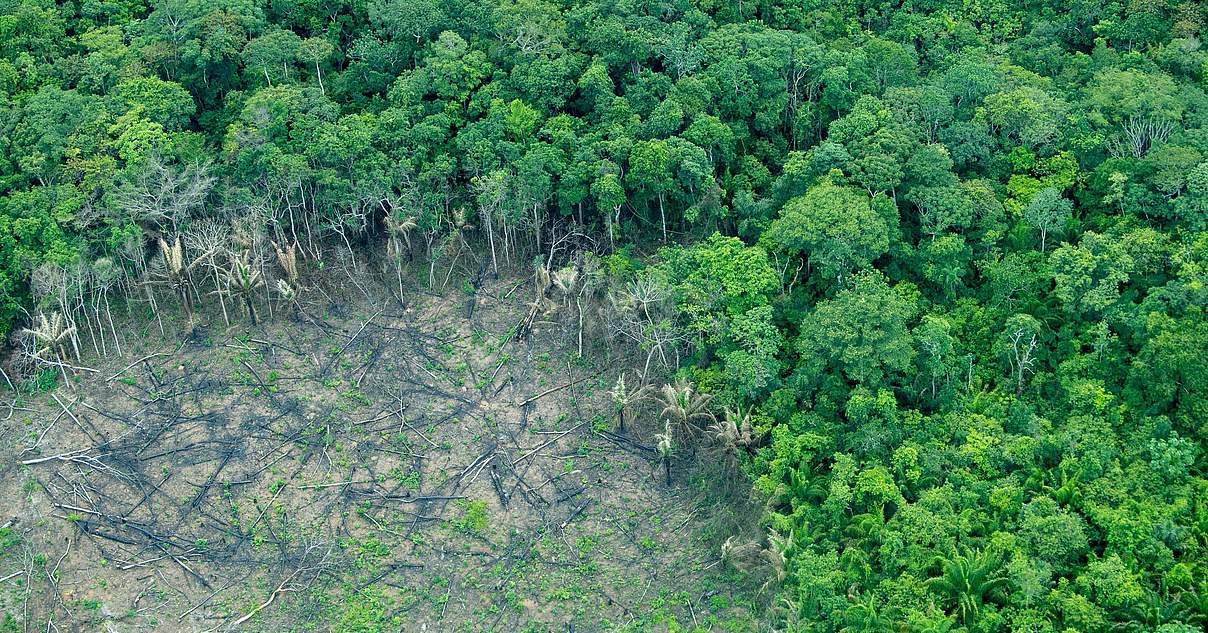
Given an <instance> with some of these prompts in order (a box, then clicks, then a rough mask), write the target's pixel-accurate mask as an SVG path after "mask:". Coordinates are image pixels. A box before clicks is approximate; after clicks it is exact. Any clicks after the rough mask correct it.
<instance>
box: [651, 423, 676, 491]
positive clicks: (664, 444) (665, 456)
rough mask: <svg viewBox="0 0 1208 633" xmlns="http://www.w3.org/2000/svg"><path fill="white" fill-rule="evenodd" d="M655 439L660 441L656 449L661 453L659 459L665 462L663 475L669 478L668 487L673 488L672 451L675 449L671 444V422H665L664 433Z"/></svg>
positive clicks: (657, 434)
mask: <svg viewBox="0 0 1208 633" xmlns="http://www.w3.org/2000/svg"><path fill="white" fill-rule="evenodd" d="M654 439H656V440H658V444H657V445H656V449H657V450H658V452H659V457H660V458H661V459H662V460H663V473H664V474H665V475H666V477H667V487H668V488H670V487H671V451H672V449H673V448H674V447H673V446H672V444H671V422H670V421H669V420H663V432H662V433H656V434H655V435H654Z"/></svg>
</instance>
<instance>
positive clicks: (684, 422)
mask: <svg viewBox="0 0 1208 633" xmlns="http://www.w3.org/2000/svg"><path fill="white" fill-rule="evenodd" d="M712 400H713V395H712V394H707V393H699V392H698V391H696V387H695V385H693V384H692V383H690V382H688V381H686V380H677V381H676V382H675V384H673V385H663V389H662V392H661V393H660V394H659V401H660V403H661V404H662V405H663V414H662V415H663V417H664V418H666V419H669V420H674V421H675V423H676V425H677V426H678V427H680V428H681V429H683V430H684V431H686V432H687V433H688V434H689V435H696V434H698V433H699V432H700V427H699V426H698V425H697V422H698V421H703V420H709V421H712V422H716V421H717V417H716V416H714V415H713V414H712V413H710V412H709V408H708V407H709V402H710V401H712Z"/></svg>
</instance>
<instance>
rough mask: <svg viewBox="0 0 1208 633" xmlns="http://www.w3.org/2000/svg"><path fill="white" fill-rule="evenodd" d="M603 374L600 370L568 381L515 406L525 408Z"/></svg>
mask: <svg viewBox="0 0 1208 633" xmlns="http://www.w3.org/2000/svg"><path fill="white" fill-rule="evenodd" d="M603 373H604V371H603V370H601V371H598V372H596V373H594V374H591V375H590V376H581V377H579V378H576V379H574V380H572V381H570V382H568V383H564V384H561V385H558V386H557V387H550V388H549V389H546V390H545V391H542V392H541V393H539V394H537V395H535V396H530V397H529V398H528V399H526V400H521V401H520V402H517V403H516V406H518V407H525V406H528V405H529V404H531V403H533V402H536V401H537V400H540V399H541V398H544V397H545V396H548V395H550V394H551V393H556V392H559V391H562V390H563V389H566V388H567V387H571V386H573V385H577V384H579V383H581V382H583V381H584V380H591V379H592V378H595V377H597V376H599V375H600V374H603Z"/></svg>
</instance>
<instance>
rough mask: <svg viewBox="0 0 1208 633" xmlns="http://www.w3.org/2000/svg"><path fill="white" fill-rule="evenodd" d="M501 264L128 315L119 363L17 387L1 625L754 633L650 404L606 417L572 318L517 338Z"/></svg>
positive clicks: (601, 366)
mask: <svg viewBox="0 0 1208 633" xmlns="http://www.w3.org/2000/svg"><path fill="white" fill-rule="evenodd" d="M521 285H526V284H524V282H521V281H520V280H514V279H513V280H505V281H500V282H497V283H494V284H492V283H488V284H486V285H484V286H483V287H482V288H481V289H479V290H478V292H477V293H476V295H474V296H473V297H472V298H471V297H470V296H468V295H466V294H464V293H462V294H458V295H457V296H455V297H452V298H450V297H447V296H431V295H422V294H416V295H415V296H412V297H408V304H407V305H406V306H405V307H404V306H401V305H399V303H398V302H393V303H392V304H389V305H385V306H383V305H372V304H370V303H369V302H365V301H361V302H356V303H348V304H340V303H333V304H331V305H329V306H327V307H326V310H325V311H324V312H323V313H322V314H312V313H310V312H308V313H306V314H297V313H295V314H289V313H278V315H277V318H276V320H274V321H272V322H269V323H266V324H262V325H261V326H260V327H256V328H250V327H245V326H242V325H238V326H233V327H231V328H228V329H222V328H217V327H214V326H211V327H210V328H209V329H207V328H203V327H198V328H196V329H194V330H192V331H191V332H190V333H188V334H186V335H183V336H178V337H172V336H171V335H169V336H167V337H160V336H159V335H158V330H153V329H152V328H154V327H155V326H154V324H153V322H148V323H152V325H150V326H146V327H145V329H144V330H143V331H141V332H136V333H132V334H136V335H135V336H130V339H131V341H137V342H138V344H137V346H136V349H133V350H128V351H127V354H126V355H125V356H124V357H123V358H121V359H114V360H112V361H110V362H108V363H105V364H101V365H97V366H94V367H93V369H95V370H96V371H95V372H87V371H82V372H81V373H80V376H79V378H78V379H77V380H73V383H74V384H73V385H70V386H68V387H59V388H58V389H56V390H54V391H51V392H47V393H42V394H39V395H36V396H30V397H27V398H26V399H24V400H21V401H18V402H17V403H15V405H16V408H15V409H14V410H13V411H12V412H11V414H9V415H7V417H6V418H4V421H3V422H2V424H0V435H2V440H3V441H2V443H0V461H2V463H3V467H2V470H0V499H4V500H5V501H4V503H2V504H0V506H2V508H3V509H2V511H0V512H2V514H0V526H4V531H3V532H2V533H0V534H3V536H4V539H3V542H0V546H3V547H4V549H3V553H2V554H0V579H3V581H2V582H0V613H6V614H8V616H7V617H8V618H9V620H8V622H9V624H6V625H5V626H9V627H10V628H11V629H12V630H16V631H44V630H60V631H68V630H88V631H148V630H156V631H220V630H231V629H236V628H238V629H240V630H264V631H287V630H295V631H303V630H338V631H398V630H405V631H423V630H429V631H495V630H510V631H517V630H520V631H547V630H548V631H567V630H574V631H605V630H609V631H611V630H626V629H628V630H652V629H654V630H661V629H672V630H679V627H683V628H684V629H687V630H692V629H694V628H699V629H702V630H736V631H741V630H755V626H754V625H753V624H751V620H752V618H751V615H750V614H751V613H752V609H753V608H752V607H751V606H750V604H749V603H748V602H746V599H745V598H744V597H743V594H742V593H741V592H740V590H738V589H736V588H735V587H737V586H738V585H737V583H736V581H735V579H734V578H730V577H727V574H728V573H729V572H727V571H726V569H725V568H726V565H724V564H723V563H722V562H721V559H720V555H719V549H718V547H717V546H718V541H719V539H721V538H724V536H725V534H723V533H722V532H723V530H722V529H721V528H720V527H719V525H718V524H717V523H710V524H705V523H703V519H702V518H701V517H703V516H707V515H710V514H711V513H716V509H715V508H714V507H713V506H712V504H711V503H710V500H709V498H708V497H706V496H705V495H701V494H699V493H698V492H694V490H701V489H703V488H704V487H705V485H706V484H704V483H703V482H704V481H705V480H706V479H709V478H710V477H709V476H708V475H707V474H705V473H701V472H697V473H695V475H693V476H692V477H689V476H687V472H688V471H687V469H686V468H682V467H681V465H679V464H677V466H676V469H677V472H678V471H679V470H683V471H684V476H683V477H680V479H681V482H680V483H677V484H676V485H675V486H673V487H671V488H667V487H666V486H665V485H664V483H663V479H662V476H663V473H662V469H661V467H660V465H659V463H658V460H657V457H656V456H655V452H654V449H653V447H652V446H651V445H650V444H651V440H650V438H651V433H652V431H651V429H653V428H654V426H655V425H654V423H653V421H652V420H650V419H648V418H650V417H653V415H654V414H653V413H648V414H645V415H643V414H642V413H641V412H640V411H639V412H638V414H636V415H631V416H630V417H631V418H633V419H634V421H633V422H632V423H631V426H630V429H629V430H628V431H627V432H626V433H624V434H619V433H617V432H615V431H616V429H615V428H614V424H615V419H614V418H615V414H614V413H613V411H614V408H613V405H612V404H611V400H610V399H609V397H608V395H607V393H606V392H607V389H608V387H610V386H611V385H612V383H613V382H614V381H615V380H616V375H617V373H618V371H619V367H620V365H618V364H617V363H616V362H615V361H614V362H612V363H604V362H600V361H593V360H592V358H593V357H592V354H591V353H588V354H587V355H585V357H584V358H578V356H577V353H576V351H577V341H576V340H575V339H576V338H577V337H576V332H575V331H574V328H565V327H562V326H561V325H560V324H558V323H548V322H547V323H538V324H537V327H536V331H535V332H533V333H532V334H531V335H529V336H527V337H524V338H519V337H517V336H515V334H516V326H517V324H518V323H521V322H522V321H523V320H524V319H525V317H526V314H527V313H528V310H529V308H528V305H529V304H528V303H527V301H526V299H525V298H522V296H524V297H527V294H530V293H531V290H530V289H528V288H519V289H518V287H519V286H521ZM469 301H473V303H474V308H473V309H470V308H469V305H468V303H467V302H469ZM312 312H313V311H312ZM467 315H470V316H469V317H467ZM145 322H146V321H145ZM218 323H219V324H220V325H221V320H220V319H219V320H218ZM166 326H167V327H168V332H169V334H171V331H172V330H171V327H172V324H170V323H168V324H166ZM591 338H594V337H590V336H589V341H588V348H589V349H590V348H591V347H592V344H591V343H592V341H591V340H590V339H591ZM8 408H9V407H8V406H4V407H3V408H2V409H0V416H3V415H4V414H6V413H8V411H6V410H5V409H8ZM723 514H724V513H723ZM0 630H5V631H7V630H9V629H3V628H0Z"/></svg>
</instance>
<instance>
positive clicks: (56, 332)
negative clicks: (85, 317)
mask: <svg viewBox="0 0 1208 633" xmlns="http://www.w3.org/2000/svg"><path fill="white" fill-rule="evenodd" d="M21 332H22V333H23V334H26V335H27V336H30V337H33V339H34V353H33V357H34V358H35V359H37V360H42V361H47V362H48V363H54V364H56V365H58V366H59V372H60V373H61V374H62V375H63V382H68V381H67V372H66V370H64V368H63V366H64V364H65V362H66V361H67V360H68V359H69V358H71V354H70V353H68V351H67V342H68V341H70V340H71V337H72V336H74V335H75V332H76V328H75V326H74V325H72V324H71V323H70V322H69V321H68V320H67V319H66V318H65V317H64V316H63V314H62V313H61V312H54V313H52V314H51V315H50V318H47V317H46V315H45V314H39V315H38V322H37V324H36V325H35V326H34V327H32V328H26V329H24V330H21ZM68 384H70V383H68Z"/></svg>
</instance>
